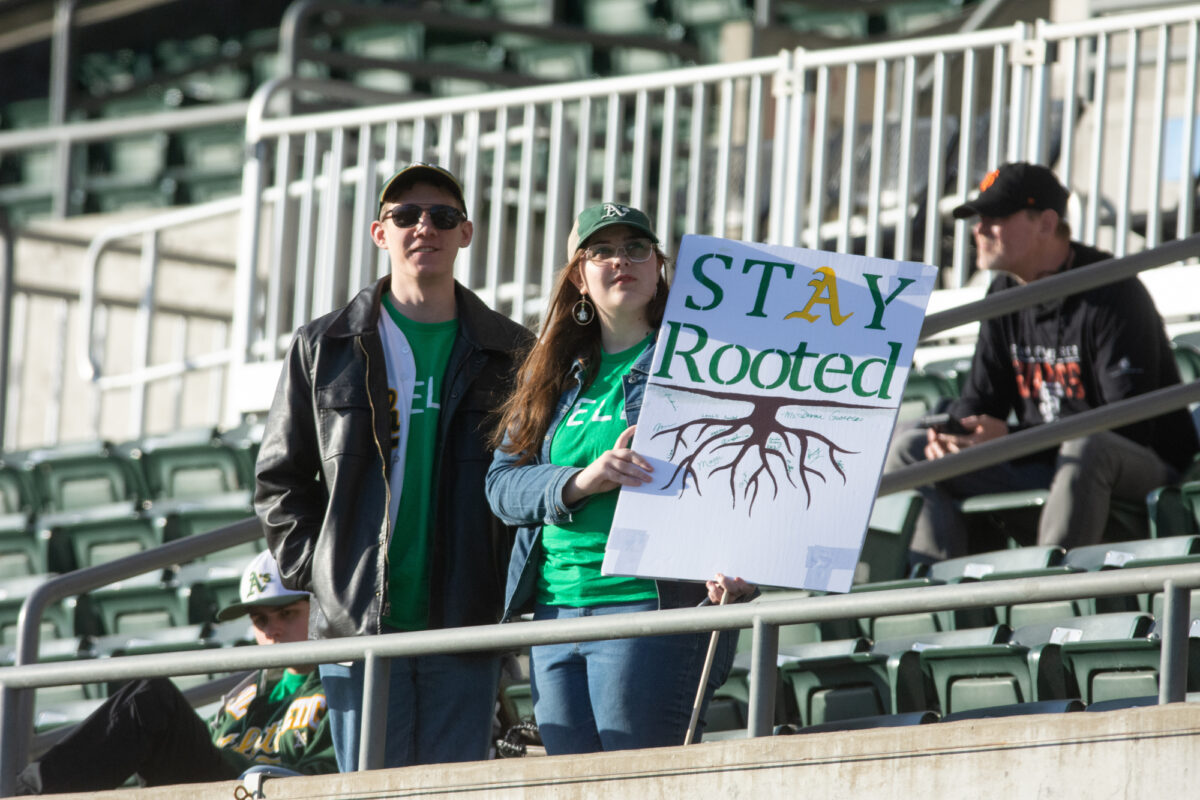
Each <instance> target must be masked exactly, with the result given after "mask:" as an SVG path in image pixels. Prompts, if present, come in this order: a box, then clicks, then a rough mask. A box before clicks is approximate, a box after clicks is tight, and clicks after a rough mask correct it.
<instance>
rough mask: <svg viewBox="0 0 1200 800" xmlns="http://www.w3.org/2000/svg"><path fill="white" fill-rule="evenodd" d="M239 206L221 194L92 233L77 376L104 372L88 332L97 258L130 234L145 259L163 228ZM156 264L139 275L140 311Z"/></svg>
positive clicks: (90, 377)
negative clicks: (138, 241) (137, 240)
mask: <svg viewBox="0 0 1200 800" xmlns="http://www.w3.org/2000/svg"><path fill="white" fill-rule="evenodd" d="M241 208H242V198H241V196H240V195H235V196H233V197H224V198H221V199H219V200H211V201H209V202H207V203H199V204H197V205H192V206H187V207H186V208H180V209H175V210H172V211H167V212H165V213H163V214H155V215H154V216H150V217H142V218H141V219H137V220H133V221H131V222H122V223H118V224H116V225H110V226H108V227H107V228H105V229H103V230H102V231H100V233H98V234H96V236H95V238H93V239H92V241H91V244H89V245H88V249H87V253H86V254H85V256H84V265H83V270H82V272H81V274H80V286H79V311H80V314H81V317H82V324H81V325H80V326H79V329H78V334H77V336H78V338H77V340H76V354H77V360H78V362H79V373H80V377H82V378H83V379H84V380H86V381H96V380H98V379H99V378H100V377H101V376H102V375H103V372H104V368H103V365H102V364H100V363H99V359H97V358H96V357H95V355H94V354H93V353H92V332H93V328H94V326H95V322H96V285H97V282H98V280H99V276H100V259H101V257H102V256H103V255H104V254H105V252H107V251H108V250H109V249H110V248H111V247H112V246H113V245H114V244H115V243H116V242H118V241H120V240H122V239H126V238H129V237H131V236H143V237H144V239H143V244H142V253H143V259H145V257H146V254H147V253H152V254H155V255H157V251H158V245H157V241H158V236H159V235H160V234H161V233H162V232H163V231H164V230H166V229H168V228H175V227H180V226H184V225H194V224H195V223H197V222H202V221H204V220H208V219H213V218H215V217H221V216H224V215H226V214H235V213H237V212H238V211H240V210H241ZM159 263H160V262H159V259H158V258H157V257H155V258H153V260H152V263H151V264H148V265H146V269H144V270H143V275H142V277H143V280H144V281H145V285H143V286H140V287H138V297H140V298H141V301H140V302H139V304H138V305H139V309H140V310H141V311H142V312H145V311H146V309H147V308H148V307H152V306H153V305H154V303H153V298H152V297H147V296H146V295H147V287H152V286H153V285H154V283H155V280H156V276H157V272H158V267H159ZM228 360H229V358H228V354H226V357H225V358H223V359H221V360H220V361H219V362H217V363H225V362H226V361H228ZM137 372H138V371H136V370H135V371H134V372H132V373H131V375H136V374H137ZM172 374H178V373H172Z"/></svg>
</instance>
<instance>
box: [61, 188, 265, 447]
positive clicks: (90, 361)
mask: <svg viewBox="0 0 1200 800" xmlns="http://www.w3.org/2000/svg"><path fill="white" fill-rule="evenodd" d="M241 205H242V199H241V198H240V197H227V198H224V199H220V200H213V201H210V202H208V203H201V204H199V205H194V206H189V207H187V208H182V209H176V210H173V211H168V212H166V213H164V214H156V215H154V216H152V217H144V218H142V219H139V220H135V221H133V222H127V223H120V224H116V225H111V226H109V227H107V228H105V229H104V230H103V231H101V232H100V233H99V234H98V235H97V236H96V237H95V238H94V239H92V242H91V244H90V245H89V246H88V249H87V254H86V256H85V259H84V268H83V270H82V273H81V281H82V282H81V286H80V289H79V315H80V324H79V325H78V326H77V327H76V331H77V334H76V342H75V344H76V354H75V362H76V365H77V367H78V369H79V372H80V375H81V377H82V378H83V379H84V380H85V381H88V383H89V384H90V387H91V397H90V398H89V399H90V401H91V419H92V424H91V428H92V430H94V431H97V432H98V431H100V430H101V409H102V407H103V402H104V398H105V395H106V394H107V393H109V392H111V391H113V390H125V391H128V392H129V398H128V402H127V410H128V435H129V436H131V437H141V436H144V435H145V434H146V422H147V415H146V396H147V392H148V390H149V388H150V386H151V384H153V383H155V382H158V381H165V380H173V381H175V383H176V391H175V392H174V402H173V403H172V405H173V410H172V412H171V414H170V416H171V417H172V419H173V420H174V423H175V424H174V427H175V428H178V427H179V423H180V421H181V420H182V418H183V402H184V393H183V391H182V383H181V382H182V378H183V376H184V375H186V374H188V373H193V372H196V371H199V370H216V371H217V379H216V381H215V382H214V384H213V391H210V392H209V393H208V402H209V408H208V410H207V412H206V414H205V416H207V417H208V418H210V419H212V420H213V421H214V422H221V421H223V418H224V414H223V413H222V409H223V403H224V400H225V391H224V382H225V380H226V375H225V372H226V371H227V368H228V365H229V364H230V363H231V362H232V361H233V360H234V356H235V353H234V351H233V350H231V349H229V348H224V349H216V350H213V351H211V352H207V353H203V354H200V355H197V356H192V355H189V354H188V352H187V343H188V341H189V338H190V337H189V333H190V327H191V322H192V321H193V317H191V316H189V315H186V314H177V315H176V318H177V320H178V324H179V327H178V329H177V330H176V332H175V335H174V337H173V338H174V340H175V344H176V347H175V349H174V352H173V353H172V354H171V355H170V356H169V357H168V358H167V360H165V361H160V362H159V363H156V364H151V363H150V355H151V343H152V342H153V341H154V339H155V336H154V334H155V319H156V317H157V316H158V315H159V312H160V308H159V303H158V301H157V295H158V285H159V272H160V268H161V266H162V262H163V259H162V258H161V256H160V241H161V238H162V235H163V232H164V231H168V230H171V229H175V228H181V227H186V226H191V225H195V224H196V223H199V222H203V221H207V220H210V219H213V218H217V217H224V216H230V215H233V214H236V213H237V212H238V211H240V210H241ZM131 237H138V238H139V241H140V246H141V258H140V260H139V264H140V267H139V275H138V286H137V307H136V309H135V311H134V326H133V335H132V337H131V344H132V345H133V353H132V363H131V368H130V370H129V371H128V372H125V373H115V372H114V371H113V370H112V369H111V368H109V367H108V366H107V364H106V359H105V358H104V357H103V355H102V353H101V352H100V349H99V348H98V347H97V345H98V344H100V343H102V342H103V337H101V336H97V325H96V322H97V314H98V312H99V311H100V310H101V309H102V308H103V306H102V305H101V303H100V301H99V298H98V296H97V283H98V280H99V276H100V264H101V259H102V257H103V256H104V254H105V253H106V252H108V251H109V250H110V249H111V248H112V247H113V246H114V245H115V244H117V243H118V242H121V241H123V240H126V239H129V238H131ZM206 316H207V315H206ZM218 338H219V339H220V340H227V339H228V335H227V324H226V323H222V324H221V325H220V329H219V331H218Z"/></svg>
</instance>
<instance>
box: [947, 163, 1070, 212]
mask: <svg viewBox="0 0 1200 800" xmlns="http://www.w3.org/2000/svg"><path fill="white" fill-rule="evenodd" d="M979 189H980V193H979V196H978V197H976V198H975V199H974V200H971V201H970V202H967V203H963V204H962V205H961V206H959V207H958V208H956V209H954V218H955V219H966V218H967V217H973V216H975V215H976V214H979V215H981V216H985V217H1007V216H1009V215H1010V214H1015V213H1017V212H1018V211H1021V210H1023V209H1029V210H1038V211H1040V210H1042V209H1050V210H1051V211H1056V212H1058V215H1059V216H1060V217H1063V216H1066V213H1067V197H1068V196H1070V194H1071V193H1070V192H1069V191H1067V189H1066V187H1064V186H1063V185H1062V184H1061V183H1059V181H1058V178H1056V177H1055V175H1054V173H1053V172H1051V171H1050V169H1049V168H1048V167H1043V166H1041V165H1040V164H1029V163H1026V162H1023V161H1022V162H1018V163H1015V164H1005V165H1004V166H1002V167H1000V169H996V170H992V171H991V172H989V173H988V174H987V175H986V176H984V179H983V180H982V181H980V182H979Z"/></svg>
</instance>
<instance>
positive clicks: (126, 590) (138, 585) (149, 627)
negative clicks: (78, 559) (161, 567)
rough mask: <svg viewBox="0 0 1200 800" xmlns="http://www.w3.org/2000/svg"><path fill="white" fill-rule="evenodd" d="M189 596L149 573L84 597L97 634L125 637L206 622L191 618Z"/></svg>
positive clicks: (154, 574)
mask: <svg viewBox="0 0 1200 800" xmlns="http://www.w3.org/2000/svg"><path fill="white" fill-rule="evenodd" d="M190 594H191V592H190V590H189V589H185V588H181V587H176V586H175V585H173V584H171V583H164V582H163V579H162V574H161V573H160V572H151V573H147V574H145V575H138V576H136V577H133V578H128V579H126V580H123V581H117V582H116V583H111V584H109V585H108V586H103V587H101V588H99V589H95V590H93V591H91V592H89V593H88V597H89V598H90V604H91V606H92V608H93V609H94V613H95V615H96V617H97V621H98V626H99V631H101V632H102V633H103V634H107V635H112V634H122V635H125V636H129V635H134V634H136V635H144V634H146V633H147V632H152V631H157V630H161V629H164V628H174V627H179V626H182V625H187V624H188V623H191V622H207V619H192V618H191V615H190V606H191V605H192V604H191V598H190ZM76 613H79V612H78V610H77V612H76Z"/></svg>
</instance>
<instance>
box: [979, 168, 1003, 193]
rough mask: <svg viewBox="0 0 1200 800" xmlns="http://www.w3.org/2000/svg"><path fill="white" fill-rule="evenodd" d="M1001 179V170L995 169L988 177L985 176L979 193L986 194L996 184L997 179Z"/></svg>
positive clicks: (980, 183) (980, 184)
mask: <svg viewBox="0 0 1200 800" xmlns="http://www.w3.org/2000/svg"><path fill="white" fill-rule="evenodd" d="M999 177H1000V170H998V169H994V170H992V171H991V172H989V173H988V174H987V175H984V176H983V180H981V181H980V182H979V191H981V192H986V191H987V190H988V189H990V188H991V186H992V184H993V183H995V182H996V178H999Z"/></svg>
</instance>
